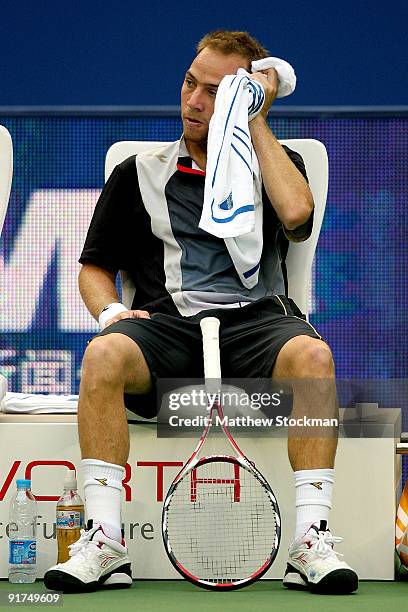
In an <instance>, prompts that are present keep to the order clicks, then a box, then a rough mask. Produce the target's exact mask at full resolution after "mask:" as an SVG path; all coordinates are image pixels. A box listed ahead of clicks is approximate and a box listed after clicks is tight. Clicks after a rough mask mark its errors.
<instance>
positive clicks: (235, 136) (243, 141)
mask: <svg viewBox="0 0 408 612" xmlns="http://www.w3.org/2000/svg"><path fill="white" fill-rule="evenodd" d="M235 127H237V126H235ZM233 136H234V138H237V139H238V140H240V141H241V142H242V144H243V145H244V147H246V148H247V149H248V151H249V152H250V153H251V147H250V146H249V145H247V143H246V142H245V140H242V138H240V137H239V136H238V134H233Z"/></svg>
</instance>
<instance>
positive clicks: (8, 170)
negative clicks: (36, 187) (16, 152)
mask: <svg viewBox="0 0 408 612" xmlns="http://www.w3.org/2000/svg"><path fill="white" fill-rule="evenodd" d="M12 178H13V143H12V140H11V136H10V133H9V131H8V130H7V129H6V128H5V127H4V126H3V125H0V236H1V231H2V229H3V223H4V219H5V217H6V211H7V206H8V202H9V197H10V190H11V181H12Z"/></svg>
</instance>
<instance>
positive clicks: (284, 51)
mask: <svg viewBox="0 0 408 612" xmlns="http://www.w3.org/2000/svg"><path fill="white" fill-rule="evenodd" d="M407 23H408V3H407V2H405V1H404V0H388V1H387V2H382V3H377V2H375V3H374V2H367V1H363V0H354V1H352V0H342V2H330V1H327V0H326V1H325V2H324V1H322V0H314V1H313V2H310V0H298V1H296V0H294V1H292V2H286V3H283V2H277V1H276V0H275V2H274V1H273V0H269V1H268V2H267V1H265V0H258V2H256V3H248V2H243V1H242V0H241V1H237V2H232V1H231V0H224V1H222V2H220V1H219V0H205V1H204V2H203V1H201V2H197V1H195V0H191V1H190V2H180V1H177V0H176V1H174V2H160V1H158V0H150V1H149V2H145V3H137V2H134V1H130V0H121V2H113V1H112V0H104V1H101V0H99V1H96V0H88V1H86V0H85V1H82V2H80V1H79V0H71V1H70V2H67V1H66V0H65V1H60V2H55V1H54V0H53V1H51V0H42V1H41V0H38V1H37V2H33V1H32V0H20V1H19V2H14V1H11V0H2V2H1V10H0V59H1V61H0V106H1V105H3V106H8V105H24V106H26V105H46V106H49V105H56V104H57V105H78V104H82V105H110V104H113V105H114V104H116V105H117V104H120V105H147V104H151V105H163V104H164V105H174V104H178V102H179V88H180V83H181V79H182V77H183V73H184V71H185V69H186V68H187V67H188V66H189V64H190V62H191V60H192V58H193V56H194V48H195V44H196V43H197V41H198V40H199V39H200V38H201V36H203V35H204V34H205V33H206V32H207V31H209V30H213V29H217V28H227V29H240V30H241V29H244V30H248V31H249V32H250V33H252V34H253V35H254V36H255V37H257V38H258V39H259V40H260V41H261V42H262V43H263V44H264V46H266V47H267V48H268V49H269V50H270V52H271V54H272V55H276V56H278V57H283V58H286V59H287V60H289V61H290V62H291V63H292V64H293V65H294V67H295V70H296V72H297V75H298V87H297V90H296V91H295V93H294V94H293V95H292V96H289V97H288V98H286V99H284V100H282V101H279V102H278V104H279V105H328V104H330V105H345V104H346V105H390V104H392V105H396V104H397V105H401V104H407V103H408V95H407V94H408V82H407V75H408V53H407V51H406V29H407Z"/></svg>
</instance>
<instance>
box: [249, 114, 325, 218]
mask: <svg viewBox="0 0 408 612" xmlns="http://www.w3.org/2000/svg"><path fill="white" fill-rule="evenodd" d="M249 129H250V132H251V138H252V143H253V146H254V149H255V153H256V155H257V157H258V161H259V165H260V168H261V172H262V181H263V184H264V187H265V190H266V193H267V195H268V198H269V199H270V201H271V203H272V206H273V207H274V209H275V210H276V214H277V215H278V217H279V219H280V220H281V221H282V223H283V225H284V226H285V227H286V228H287V229H295V228H296V227H299V225H302V224H303V223H305V222H306V221H307V219H308V218H309V216H310V214H311V212H312V210H313V197H312V194H311V191H310V189H309V186H308V184H307V182H306V181H305V179H304V177H303V176H302V175H301V173H300V172H299V170H298V169H297V168H296V166H295V165H294V164H293V162H292V161H291V160H290V159H289V157H288V155H287V154H286V152H285V150H284V149H283V148H282V146H281V145H280V143H279V142H278V141H277V139H276V138H275V136H274V135H273V133H272V132H271V130H270V129H269V127H268V125H267V123H266V119H265V118H264V117H263V116H262V115H258V116H257V117H255V119H253V120H252V121H251V122H250V124H249Z"/></svg>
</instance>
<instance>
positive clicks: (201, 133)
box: [183, 125, 208, 142]
mask: <svg viewBox="0 0 408 612" xmlns="http://www.w3.org/2000/svg"><path fill="white" fill-rule="evenodd" d="M183 128H184V130H183V134H184V138H185V139H186V140H191V141H192V142H206V141H207V136H208V130H205V129H204V126H203V127H202V128H196V129H195V128H190V127H189V126H187V125H183Z"/></svg>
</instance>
